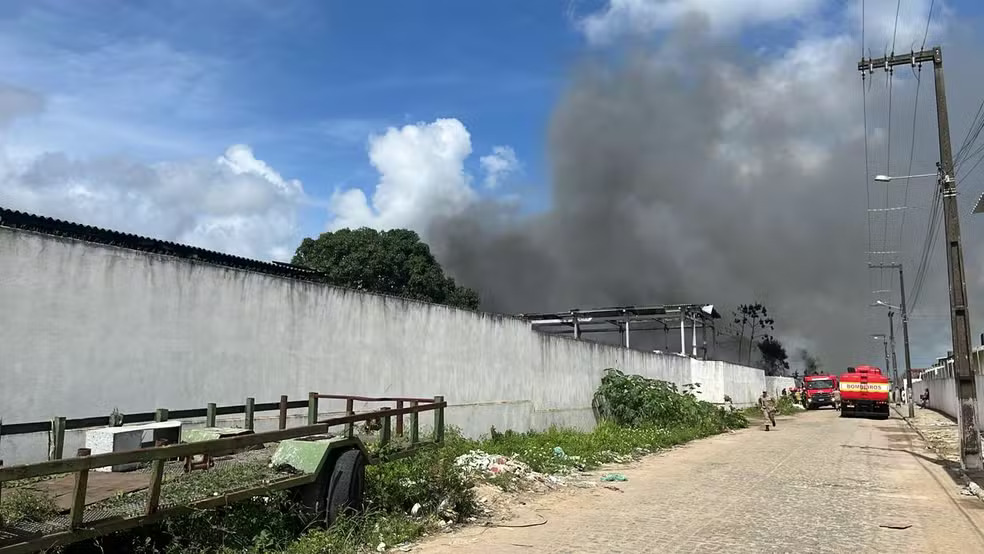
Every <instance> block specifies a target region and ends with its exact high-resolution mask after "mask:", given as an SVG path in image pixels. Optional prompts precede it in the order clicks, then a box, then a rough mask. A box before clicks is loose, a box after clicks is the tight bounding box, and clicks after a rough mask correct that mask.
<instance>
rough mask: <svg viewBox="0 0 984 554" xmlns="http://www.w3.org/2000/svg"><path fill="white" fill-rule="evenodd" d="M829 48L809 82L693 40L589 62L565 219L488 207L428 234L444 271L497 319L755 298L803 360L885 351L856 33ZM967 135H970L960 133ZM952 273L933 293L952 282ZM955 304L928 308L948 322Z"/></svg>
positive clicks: (901, 87)
mask: <svg viewBox="0 0 984 554" xmlns="http://www.w3.org/2000/svg"><path fill="white" fill-rule="evenodd" d="M682 37H689V38H682ZM694 37H696V38H694ZM822 45H823V47H824V48H826V49H827V50H826V51H825V52H824V54H825V55H826V56H829V57H826V58H824V57H816V58H813V59H808V60H805V61H804V63H815V64H816V67H815V68H813V69H811V70H810V71H807V72H803V71H801V70H802V67H801V66H799V65H796V64H795V63H786V64H783V63H771V62H769V63H767V62H766V61H763V60H761V59H759V58H756V57H755V56H752V55H750V54H748V53H745V52H743V51H742V50H741V49H740V48H738V47H735V46H733V45H728V47H727V48H725V47H723V46H722V45H715V44H713V43H712V42H711V41H705V40H703V39H702V38H701V33H700V32H699V30H695V29H686V30H683V31H682V32H681V33H680V34H679V35H677V37H675V38H671V39H669V40H668V41H667V42H666V43H665V44H664V45H663V46H661V47H660V48H658V49H656V50H650V51H636V52H634V53H633V54H631V55H628V56H626V57H625V58H624V59H623V60H622V61H620V62H619V63H617V64H611V63H606V62H603V61H594V62H588V63H586V64H585V65H584V66H583V67H581V68H580V69H579V71H577V73H576V75H575V76H574V77H573V78H572V83H571V85H570V88H569V90H568V91H567V92H566V94H564V96H563V97H562V98H561V100H560V101H559V104H558V106H557V107H556V110H555V113H554V115H553V119H552V122H551V126H550V129H549V146H548V148H549V153H550V159H551V167H552V199H551V200H552V204H551V207H550V210H549V211H548V212H546V213H543V214H540V215H537V216H534V217H527V218H524V217H519V216H516V215H514V214H511V213H509V212H508V211H506V210H503V209H502V208H501V207H498V206H495V205H483V206H479V207H476V208H475V209H474V210H472V212H470V213H468V214H465V215H463V216H461V217H458V218H454V219H452V220H444V221H438V222H436V223H435V224H434V227H433V228H432V229H431V232H430V233H429V235H430V236H431V237H432V238H431V241H432V243H433V244H434V247H435V250H436V251H437V252H438V253H439V256H440V258H441V260H442V263H443V264H444V265H445V266H446V267H447V268H448V269H449V270H450V272H451V273H452V274H454V275H455V276H456V277H457V278H458V279H459V280H460V281H461V282H463V283H465V284H466V285H468V286H471V287H474V288H476V289H478V291H479V293H480V294H481V295H482V298H483V301H484V303H485V306H484V307H485V308H487V309H489V310H493V311H498V312H504V313H518V312H533V311H540V310H543V311H560V310H566V309H569V308H573V307H582V308H586V307H602V306H614V305H648V304H664V303H667V304H668V303H690V302H693V303H705V302H706V303H713V304H715V305H717V306H718V307H719V309H721V311H722V313H724V314H725V317H726V319H727V314H730V311H731V308H733V307H734V306H736V305H737V304H739V303H746V302H752V301H758V302H762V303H764V304H766V305H767V306H768V307H769V308H770V311H771V312H772V314H773V315H774V317H775V319H776V322H777V329H776V332H777V334H779V335H780V336H781V337H782V338H783V339H785V340H786V342H787V348H788V349H789V351H791V352H792V351H795V348H796V347H800V346H803V347H806V348H808V349H809V350H810V351H811V352H815V353H816V354H818V355H819V356H821V357H822V358H823V359H824V360H825V361H827V362H828V364H829V367H831V368H835V369H836V368H839V367H846V366H848V365H854V364H857V363H859V360H860V359H861V358H862V357H864V356H869V355H871V354H872V353H876V354H877V353H879V352H880V350H881V348H880V344H879V345H878V348H875V349H873V348H871V340H870V337H869V334H870V333H872V332H882V331H883V330H882V329H881V327H882V320H883V318H884V314H883V313H882V312H879V311H877V310H876V311H875V312H876V313H871V312H872V310H871V309H870V308H869V307H868V305H869V304H870V303H871V302H872V298H871V295H870V292H871V289H870V288H869V287H871V286H873V283H872V280H873V277H871V276H869V274H868V271H867V269H866V263H867V256H866V254H865V252H866V249H867V248H868V246H867V236H866V234H867V230H866V225H865V218H866V208H867V202H866V198H865V187H864V177H863V176H864V170H865V162H864V142H863V135H864V133H863V129H864V127H863V123H862V109H861V97H862V94H861V92H862V89H861V86H860V84H859V82H860V77H859V75H858V73H857V71H856V70H855V64H856V63H857V58H858V57H859V56H858V54H859V52H858V51H857V45H856V44H855V43H854V42H853V41H848V40H836V39H831V40H828V41H825V42H823V44H822ZM956 57H957V56H954V58H956ZM954 65H956V64H954ZM797 70H799V72H798V73H794V72H795V71H797ZM954 72H956V70H954ZM926 73H929V71H926ZM978 73H979V72H978ZM882 78H883V77H882ZM898 79H899V80H898V81H897V82H896V90H895V96H894V102H895V103H896V105H897V106H905V108H904V109H903V108H899V111H898V112H896V115H895V116H894V118H895V127H893V131H892V135H893V141H895V145H896V146H895V147H893V151H894V152H895V153H894V154H893V156H894V157H895V159H893V161H892V170H893V171H894V172H896V173H895V174H902V173H901V172H904V171H906V170H907V169H908V167H907V164H908V145H909V137H910V136H911V118H912V111H911V110H912V101H913V98H912V95H913V86H912V85H913V82H914V81H913V79H912V78H911V76H905V75H899V76H898ZM976 79H977V80H978V81H979V80H980V78H979V77H977V78H976ZM957 80H959V81H961V82H962V85H963V86H969V85H970V83H968V82H967V81H968V80H969V79H967V78H961V79H956V80H955V81H957ZM927 83H928V84H927ZM978 84H979V83H978ZM883 85H884V83H880V84H879V86H872V87H871V91H870V92H869V94H868V104H869V110H871V112H872V113H870V114H869V118H870V119H869V133H870V134H869V140H870V142H869V148H870V149H871V150H872V154H871V165H872V174H874V173H876V171H875V170H876V169H879V171H877V172H879V173H880V172H883V171H884V170H885V168H884V164H885V158H886V155H885V153H884V152H885V137H884V136H881V137H880V138H879V137H878V135H877V131H876V129H877V128H878V127H879V126H882V127H883V128H884V124H885V120H886V116H885V114H884V112H885V107H884V106H885V105H886V104H885V102H886V99H887V96H886V94H885V89H886V87H884V86H883ZM923 85H924V86H923V89H922V92H921V94H922V95H923V96H922V98H921V103H920V106H921V107H920V112H921V113H922V112H925V113H923V114H922V115H921V117H920V120H919V121H918V129H917V131H916V134H917V138H918V140H917V146H916V148H917V153H918V154H919V158H917V159H921V160H926V159H930V160H935V158H936V157H937V156H936V155H935V152H936V150H935V149H936V135H935V117H934V114H933V112H932V106H933V104H932V100H933V97H932V82H931V80H928V79H927V80H926V82H924V83H923ZM976 90H977V91H978V92H979V93H981V94H984V89H981V88H977V89H976ZM957 96H960V95H957ZM964 96H965V97H966V98H960V100H957V101H953V103H952V104H951V114H952V115H951V118H953V120H954V121H955V122H959V121H961V117H963V118H964V119H966V120H967V123H969V119H970V117H971V116H972V114H973V109H974V108H976V106H975V105H973V104H974V103H975V101H973V100H974V99H972V98H970V96H973V95H966V94H965V95H964ZM873 106H878V112H879V113H880V114H881V115H880V116H879V115H875V114H874V111H875V108H873ZM968 111H969V114H967V115H966V116H962V115H961V114H965V113H967V112H968ZM964 131H965V126H960V125H958V124H956V123H955V125H954V135H955V136H956V135H957V134H958V133H962V132H964ZM883 134H884V133H883ZM872 136H874V138H872ZM961 136H962V135H961ZM954 140H955V141H957V139H956V138H955V139H954ZM876 148H877V149H878V152H877V153H875V152H874V150H875V149H876ZM877 164H882V165H881V166H877ZM925 167H926V162H925V161H923V162H922V165H921V166H920V165H919V164H917V166H916V167H914V171H916V170H919V171H922V170H925ZM913 186H914V187H916V185H913ZM884 190H885V189H884V188H875V187H873V188H872V194H884ZM893 194H900V193H894V192H893ZM929 198H930V194H929V188H927V187H923V188H922V189H918V187H917V188H914V189H913V192H912V193H911V200H910V204H917V203H922V204H923V205H928V204H929ZM963 201H964V202H968V201H967V200H966V199H965V200H963ZM883 202H884V199H882V198H875V199H874V200H873V205H875V206H877V205H883ZM893 202H894V203H901V202H902V199H901V197H895V196H893V197H892V198H890V205H891V203H893ZM896 205H897V204H896ZM925 215H926V214H925V212H924V211H923V212H918V213H916V214H915V215H911V216H910V217H911V218H912V219H910V222H909V223H907V226H908V227H909V228H908V229H907V232H906V233H905V234H906V237H905V243H906V244H905V246H904V248H905V249H906V250H907V254H908V255H910V256H913V257H914V256H915V254H916V253H917V251H918V244H917V243H918V242H919V240H921V237H922V234H923V233H924V230H925V221H924V216H925ZM980 217H984V216H980ZM875 227H876V229H875V231H876V232H877V234H878V236H876V237H875V244H876V245H877V246H878V247H882V243H881V242H880V241H881V240H882V239H883V238H884V233H882V231H881V229H880V227H878V226H877V225H876V226H875ZM976 227H977V229H978V230H979V227H980V225H978V226H976ZM891 228H892V229H896V230H895V231H891V230H890V231H889V237H888V241H887V242H886V244H888V246H889V247H893V248H897V247H898V246H899V245H898V244H897V243H898V237H897V236H895V235H894V234H893V233H897V232H898V231H897V228H898V227H897V222H895V221H893V223H892V227H891ZM978 230H968V231H965V233H966V234H967V235H968V237H973V236H977V235H979V234H980V233H979V232H978ZM972 240H973V239H972V238H971V239H970V240H969V241H968V243H971V241H972ZM893 241H894V244H893ZM971 250H973V248H968V256H969V257H971V259H973V256H974V254H973V253H972V252H970V251H971ZM968 267H975V266H974V262H968ZM912 271H914V269H912ZM889 277H891V276H889ZM940 277H941V276H939V275H937V278H936V281H935V282H930V283H927V285H926V286H927V288H932V289H939V288H940V287H941V286H943V287H945V284H943V282H942V281H940ZM942 277H945V272H943V276H942ZM881 278H882V279H887V278H888V277H881ZM876 284H877V283H875V285H876ZM892 288H896V287H894V286H893V287H892ZM975 289H976V287H975ZM943 292H944V295H943V296H942V297H941V296H940V294H939V291H938V290H937V291H936V292H934V293H932V294H930V293H927V297H926V300H925V302H926V303H927V305H929V304H930V303H932V306H933V307H932V310H933V311H935V312H938V313H944V314H945V313H946V304H945V302H946V300H945V298H946V297H945V288H944V289H943ZM889 300H891V301H893V302H897V296H896V297H894V298H889ZM941 301H942V304H940V302H941ZM876 316H877V317H876ZM947 324H948V322H947V321H946V320H943V321H939V322H936V326H935V327H934V328H933V329H932V331H933V333H934V334H932V336H931V334H930V333H927V334H926V336H925V340H923V341H922V342H920V343H919V344H918V345H917V348H919V347H921V348H923V349H924V350H925V352H923V353H922V356H923V359H931V358H934V357H935V356H936V355H937V353H936V352H935V351H934V350H933V349H934V348H937V345H938V344H939V342H938V341H939V336H938V327H939V326H940V325H944V326H946V325H947ZM873 325H877V326H878V327H877V328H872V326H873ZM914 326H915V327H918V325H915V324H914ZM917 331H918V330H917ZM930 337H931V338H930ZM900 343H901V341H900ZM914 355H917V356H918V355H919V352H914ZM900 356H901V352H900ZM864 359H867V358H864ZM875 361H877V360H875Z"/></svg>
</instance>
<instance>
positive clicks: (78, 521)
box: [69, 448, 92, 531]
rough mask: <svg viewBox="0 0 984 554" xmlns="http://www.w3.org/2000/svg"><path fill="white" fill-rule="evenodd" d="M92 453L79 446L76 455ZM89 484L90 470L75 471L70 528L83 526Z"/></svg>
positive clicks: (82, 455) (81, 455)
mask: <svg viewBox="0 0 984 554" xmlns="http://www.w3.org/2000/svg"><path fill="white" fill-rule="evenodd" d="M89 454H92V451H91V450H89V449H88V448H79V450H78V452H77V453H76V455H77V456H78V457H80V458H81V457H84V456H88V455H89ZM88 486H89V470H88V469H80V470H79V471H78V472H76V473H75V488H74V489H73V491H72V510H71V511H70V512H69V521H70V523H69V529H71V530H73V531H74V530H75V529H78V528H79V527H81V526H82V516H83V515H84V514H85V492H86V489H87V488H88Z"/></svg>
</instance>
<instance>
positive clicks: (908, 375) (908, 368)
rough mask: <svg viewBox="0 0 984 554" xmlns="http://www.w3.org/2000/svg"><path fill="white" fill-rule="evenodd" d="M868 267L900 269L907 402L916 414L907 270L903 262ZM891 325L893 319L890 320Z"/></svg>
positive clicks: (900, 308) (911, 410) (912, 415)
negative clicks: (910, 353) (910, 352)
mask: <svg viewBox="0 0 984 554" xmlns="http://www.w3.org/2000/svg"><path fill="white" fill-rule="evenodd" d="M868 267H870V268H874V269H898V270H899V291H900V292H899V298H900V300H901V305H900V306H899V310H900V312H901V313H900V314H899V315H901V316H902V347H903V352H904V353H905V388H906V393H905V398H906V404H907V405H908V408H909V417H915V416H916V408H915V403H914V402H913V401H912V359H911V357H910V356H909V312H908V310H906V309H905V272H903V271H902V264H868ZM889 325H890V326H891V321H889ZM892 351H893V352H894V351H895V347H894V346H893V347H892Z"/></svg>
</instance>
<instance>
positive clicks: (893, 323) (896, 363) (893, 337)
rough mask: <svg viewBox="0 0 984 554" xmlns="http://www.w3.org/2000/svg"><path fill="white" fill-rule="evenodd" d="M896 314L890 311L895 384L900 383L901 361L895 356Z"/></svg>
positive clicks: (890, 345) (889, 335)
mask: <svg viewBox="0 0 984 554" xmlns="http://www.w3.org/2000/svg"><path fill="white" fill-rule="evenodd" d="M894 317H895V312H893V311H892V310H888V345H889V348H891V350H892V375H894V376H895V379H894V380H895V382H896V383H897V382H898V381H899V359H898V358H897V357H896V355H895V320H894V319H893V318H894Z"/></svg>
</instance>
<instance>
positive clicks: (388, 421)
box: [379, 406, 393, 448]
mask: <svg viewBox="0 0 984 554" xmlns="http://www.w3.org/2000/svg"><path fill="white" fill-rule="evenodd" d="M381 411H382V412H383V413H386V412H388V411H389V406H387V407H385V408H383V409H382V410H381ZM392 420H393V418H392V416H389V415H386V416H383V431H382V433H380V435H379V447H380V448H382V447H384V446H386V445H387V444H389V442H390V437H391V436H392V429H393V427H392V425H393V421H392Z"/></svg>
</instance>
